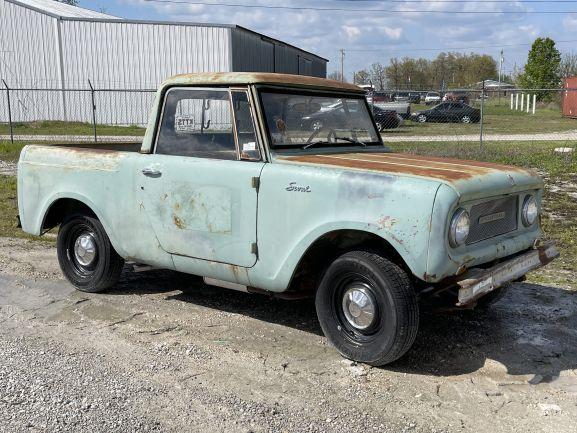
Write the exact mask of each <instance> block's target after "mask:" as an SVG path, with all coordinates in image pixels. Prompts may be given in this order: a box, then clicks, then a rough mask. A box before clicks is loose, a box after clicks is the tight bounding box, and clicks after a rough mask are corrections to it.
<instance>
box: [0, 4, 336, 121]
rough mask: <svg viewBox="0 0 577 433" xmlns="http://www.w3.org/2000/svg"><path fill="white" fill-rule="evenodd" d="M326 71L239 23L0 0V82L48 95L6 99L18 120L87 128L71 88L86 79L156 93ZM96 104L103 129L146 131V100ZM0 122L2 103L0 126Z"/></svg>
mask: <svg viewBox="0 0 577 433" xmlns="http://www.w3.org/2000/svg"><path fill="white" fill-rule="evenodd" d="M326 64H327V60H326V59H324V58H322V57H319V56H317V55H315V54H313V53H310V52H307V51H304V50H301V49H299V48H297V47H294V46H292V45H290V44H287V43H284V42H282V41H279V40H276V39H273V38H269V37H267V36H265V35H262V34H259V33H256V32H253V31H251V30H248V29H245V28H243V27H239V26H236V25H221V24H196V23H174V22H160V21H141V20H125V19H122V18H118V17H114V16H111V15H106V14H102V13H98V12H94V11H90V10H87V9H82V8H79V7H75V6H70V5H67V4H62V3H59V2H56V1H53V0H0V78H1V79H3V80H5V81H6V83H7V84H8V86H9V87H11V88H27V89H28V88H29V89H52V90H46V91H44V92H38V91H17V92H16V91H15V92H11V96H12V99H13V101H12V103H11V104H10V105H11V107H12V116H13V119H14V120H16V121H31V120H40V119H42V120H81V121H89V120H90V119H91V105H90V104H89V103H87V100H88V97H89V96H90V93H89V92H80V91H77V92H71V91H70V90H74V89H88V88H89V83H88V80H90V82H91V84H92V85H93V86H94V87H95V88H96V89H113V90H118V89H155V88H156V87H157V86H158V84H159V83H160V82H161V81H162V80H164V79H165V78H166V77H168V76H171V75H174V74H178V73H185V72H220V71H222V72H229V71H263V72H284V73H292V74H300V75H312V76H318V77H325V76H326ZM0 87H2V86H1V83H0ZM2 96H3V95H2V94H1V93H0V97H2ZM97 98H98V100H97V101H96V104H97V106H98V107H99V108H100V109H99V110H98V111H99V113H105V114H101V115H100V119H99V120H98V122H99V123H124V124H130V123H135V124H144V123H145V122H146V117H147V115H148V109H149V106H150V101H151V100H152V94H150V93H141V92H132V93H130V92H122V93H120V92H117V91H114V92H112V91H111V92H98V93H97ZM118 98H121V99H120V100H119V99H118ZM103 106H109V107H110V110H102V109H101V108H102V107H103ZM127 108H129V109H130V110H127ZM120 109H122V110H124V112H125V114H122V113H121V112H120ZM114 110H117V112H116V113H115V112H114ZM103 116H104V117H108V118H103ZM6 120H7V113H6V104H5V103H4V102H3V101H0V121H6Z"/></svg>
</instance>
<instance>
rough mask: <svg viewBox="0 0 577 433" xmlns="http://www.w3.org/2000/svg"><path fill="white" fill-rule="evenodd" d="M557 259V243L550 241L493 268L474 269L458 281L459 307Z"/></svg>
mask: <svg viewBox="0 0 577 433" xmlns="http://www.w3.org/2000/svg"><path fill="white" fill-rule="evenodd" d="M557 257H559V251H558V250H557V248H556V246H555V242H553V241H550V242H546V243H544V244H542V245H539V246H536V247H535V248H534V249H533V250H532V251H529V252H528V253H525V254H522V255H520V256H517V257H515V258H512V259H510V260H507V261H506V262H502V263H499V264H498V265H495V266H493V267H492V268H489V269H480V268H472V269H470V270H469V271H468V272H467V273H466V274H464V275H463V276H462V279H460V280H459V281H457V285H458V286H459V287H460V288H459V301H458V302H457V306H459V307H461V306H463V305H468V304H470V303H472V302H474V301H476V300H477V299H479V298H480V297H481V296H484V295H486V294H487V293H489V292H490V291H492V290H495V289H497V288H499V287H501V286H503V285H505V284H507V283H509V282H511V281H515V280H518V279H519V278H521V277H522V276H523V275H525V274H526V273H527V272H530V271H532V270H534V269H537V268H540V267H542V266H545V265H546V264H547V263H549V262H551V261H552V260H554V259H555V258H557Z"/></svg>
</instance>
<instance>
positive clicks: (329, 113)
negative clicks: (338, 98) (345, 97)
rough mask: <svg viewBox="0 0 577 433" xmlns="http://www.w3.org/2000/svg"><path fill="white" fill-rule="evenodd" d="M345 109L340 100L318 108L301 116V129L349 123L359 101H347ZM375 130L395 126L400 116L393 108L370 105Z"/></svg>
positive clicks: (324, 127) (314, 128)
mask: <svg viewBox="0 0 577 433" xmlns="http://www.w3.org/2000/svg"><path fill="white" fill-rule="evenodd" d="M346 105H347V110H345V106H344V105H343V103H342V102H338V103H336V104H334V105H332V106H330V107H328V108H327V109H324V110H319V111H317V112H315V113H312V114H309V115H306V116H304V117H303V118H302V120H301V122H302V123H301V124H302V129H304V130H308V131H317V130H321V129H327V128H338V127H341V126H342V125H346V124H347V123H349V121H350V120H349V119H350V118H351V116H350V115H351V114H356V113H357V112H358V110H359V103H358V102H357V103H348V104H346ZM371 111H372V114H373V118H374V119H375V124H376V125H377V130H378V131H379V132H381V131H382V130H384V129H392V128H397V127H398V126H399V125H400V124H401V122H402V119H401V117H400V116H399V115H398V114H397V112H396V111H394V110H384V109H382V108H379V107H377V106H373V107H371Z"/></svg>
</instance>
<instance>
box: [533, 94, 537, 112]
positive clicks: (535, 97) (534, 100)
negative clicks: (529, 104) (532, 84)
mask: <svg viewBox="0 0 577 433" xmlns="http://www.w3.org/2000/svg"><path fill="white" fill-rule="evenodd" d="M536 103H537V95H535V94H533V114H535V104H536Z"/></svg>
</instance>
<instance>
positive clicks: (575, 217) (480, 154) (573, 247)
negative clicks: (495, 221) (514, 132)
mask: <svg viewBox="0 0 577 433" xmlns="http://www.w3.org/2000/svg"><path fill="white" fill-rule="evenodd" d="M558 146H559V143H547V142H506V143H503V142H487V143H485V148H484V150H480V149H479V144H478V143H451V144H450V145H448V144H446V143H434V142H433V143H398V144H393V145H391V146H389V147H391V150H393V151H395V152H406V153H415V154H419V155H431V156H441V157H453V158H461V159H474V160H479V161H488V162H497V163H501V164H510V165H516V166H519V167H524V168H532V169H535V170H537V171H539V173H541V175H542V176H543V177H544V178H545V183H546V187H545V192H544V195H543V215H542V221H541V222H542V228H543V231H544V233H545V237H546V238H549V239H554V240H555V241H556V242H557V246H558V247H559V250H560V252H561V257H560V258H559V259H557V260H555V261H553V262H552V263H550V264H549V265H548V266H546V267H545V268H543V269H541V270H539V272H533V273H531V274H529V276H528V279H529V281H531V282H535V283H542V284H553V285H558V286H563V287H570V288H572V289H574V290H577V278H576V274H575V270H577V236H576V233H577V155H574V154H559V153H556V152H555V151H554V149H555V147H558ZM573 147H575V146H573Z"/></svg>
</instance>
